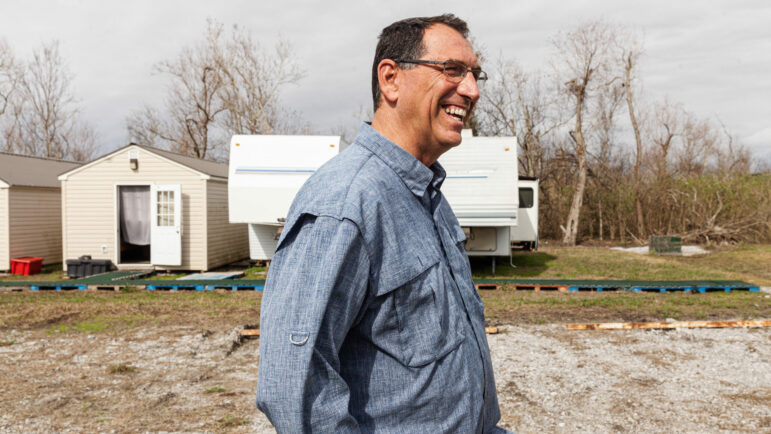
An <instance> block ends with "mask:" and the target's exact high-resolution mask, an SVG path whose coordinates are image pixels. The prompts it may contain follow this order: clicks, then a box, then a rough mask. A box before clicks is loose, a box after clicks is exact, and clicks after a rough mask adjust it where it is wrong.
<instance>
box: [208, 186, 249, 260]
mask: <svg viewBox="0 0 771 434" xmlns="http://www.w3.org/2000/svg"><path fill="white" fill-rule="evenodd" d="M207 190H208V192H207V193H208V194H207V198H208V201H207V202H208V207H207V208H208V213H207V229H208V240H209V243H208V252H209V268H216V267H218V266H220V265H225V264H228V263H230V262H234V261H237V260H239V259H244V258H248V257H249V233H248V232H247V225H246V224H245V223H230V222H229V220H228V184H227V182H225V181H214V180H211V181H209V182H208V183H207Z"/></svg>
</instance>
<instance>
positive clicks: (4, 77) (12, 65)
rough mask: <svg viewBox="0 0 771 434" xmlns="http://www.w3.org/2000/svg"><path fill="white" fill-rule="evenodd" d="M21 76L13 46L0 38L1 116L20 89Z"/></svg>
mask: <svg viewBox="0 0 771 434" xmlns="http://www.w3.org/2000/svg"><path fill="white" fill-rule="evenodd" d="M20 76H21V74H20V72H19V67H18V65H17V61H16V59H15V58H14V55H13V52H12V51H11V47H10V46H8V43H7V42H5V40H4V39H0V116H3V115H4V114H5V113H6V111H7V109H8V106H9V103H10V101H11V97H12V96H13V94H14V92H15V91H16V90H17V89H18V82H19V78H20Z"/></svg>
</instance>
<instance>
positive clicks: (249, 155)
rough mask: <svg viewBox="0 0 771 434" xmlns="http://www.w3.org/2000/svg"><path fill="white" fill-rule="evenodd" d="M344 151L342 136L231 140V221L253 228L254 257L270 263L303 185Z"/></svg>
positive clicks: (254, 136) (229, 180) (229, 203)
mask: <svg viewBox="0 0 771 434" xmlns="http://www.w3.org/2000/svg"><path fill="white" fill-rule="evenodd" d="M339 152H340V136H271V135H236V136H233V138H232V139H231V141H230V164H229V168H228V171H229V176H228V205H229V206H228V209H229V216H230V223H248V224H249V256H250V257H251V258H252V259H255V260H270V259H271V258H273V254H274V253H275V251H276V244H277V242H278V234H279V233H280V228H282V227H283V225H284V221H285V219H286V215H287V213H288V212H289V207H290V206H291V204H292V200H294V197H295V195H297V192H298V191H299V190H300V187H302V185H303V183H305V181H306V180H307V179H308V178H309V177H310V176H311V175H312V174H313V173H314V172H315V171H316V170H317V169H318V168H319V167H321V165H323V164H324V163H326V162H327V161H328V160H329V159H331V158H332V157H334V156H335V155H337V154H338V153H339Z"/></svg>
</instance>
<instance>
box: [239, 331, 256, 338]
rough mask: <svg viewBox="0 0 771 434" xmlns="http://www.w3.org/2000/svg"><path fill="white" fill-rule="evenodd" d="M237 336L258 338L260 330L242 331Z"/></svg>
mask: <svg viewBox="0 0 771 434" xmlns="http://www.w3.org/2000/svg"><path fill="white" fill-rule="evenodd" d="M238 334H239V335H240V336H243V337H257V338H258V337H260V329H243V330H239V331H238Z"/></svg>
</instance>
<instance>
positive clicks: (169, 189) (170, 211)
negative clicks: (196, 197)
mask: <svg viewBox="0 0 771 434" xmlns="http://www.w3.org/2000/svg"><path fill="white" fill-rule="evenodd" d="M150 210H151V213H152V215H151V217H150V222H151V229H150V237H151V238H150V239H151V241H150V262H151V263H153V265H182V219H181V217H182V187H181V186H180V185H179V184H174V185H153V186H152V187H151V188H150Z"/></svg>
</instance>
